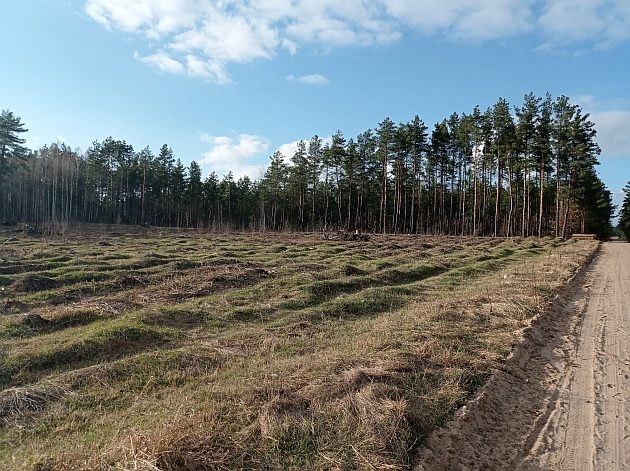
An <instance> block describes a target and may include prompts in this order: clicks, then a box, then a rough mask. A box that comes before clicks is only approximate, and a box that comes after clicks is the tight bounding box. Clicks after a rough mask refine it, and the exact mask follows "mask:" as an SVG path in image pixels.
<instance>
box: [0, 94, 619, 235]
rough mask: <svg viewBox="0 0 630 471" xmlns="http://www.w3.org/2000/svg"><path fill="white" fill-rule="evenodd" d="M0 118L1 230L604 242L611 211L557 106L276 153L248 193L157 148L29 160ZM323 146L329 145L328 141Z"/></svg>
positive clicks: (12, 125) (102, 148)
mask: <svg viewBox="0 0 630 471" xmlns="http://www.w3.org/2000/svg"><path fill="white" fill-rule="evenodd" d="M26 131H27V130H26V128H25V125H24V124H23V123H22V122H21V119H20V118H19V117H17V116H15V115H14V114H13V113H12V112H11V111H3V112H2V115H1V117H0V151H1V154H0V179H1V180H0V183H1V184H2V191H1V192H0V207H1V208H2V210H1V211H2V213H1V217H2V218H3V220H5V221H28V222H34V223H40V222H48V221H53V222H56V221H59V222H70V221H77V222H89V223H123V224H148V225H156V226H178V227H203V228H210V229H216V230H271V231H281V230H297V231H330V230H346V231H355V230H359V231H363V232H367V231H374V232H379V233H412V234H451V235H480V236H530V235H535V236H544V235H554V236H557V237H567V236H569V235H570V234H571V233H574V232H595V233H598V234H599V235H600V236H604V235H607V233H608V231H609V229H610V218H611V216H612V212H613V210H614V207H613V205H612V198H611V194H610V192H609V191H608V190H607V189H606V187H605V186H604V184H603V183H602V181H601V180H600V179H599V177H598V176H597V173H596V171H595V168H596V165H597V164H598V160H597V157H598V155H599V154H600V148H599V146H598V145H597V142H596V130H595V127H594V123H593V122H591V121H590V120H589V115H588V114H585V113H583V111H582V110H581V108H580V107H579V106H578V105H575V104H572V103H571V102H570V99H569V98H568V97H566V96H560V97H557V98H555V99H554V98H553V97H552V96H551V95H549V94H547V95H546V96H545V97H538V96H535V95H534V94H533V93H529V94H527V95H525V97H524V100H523V103H522V104H521V105H520V106H515V107H512V106H511V105H510V104H509V103H508V102H507V101H506V100H505V99H502V98H500V99H499V100H498V101H497V102H496V103H495V104H494V105H493V106H491V107H489V108H488V109H486V110H485V111H481V109H480V107H479V106H477V107H475V108H474V109H473V110H472V112H471V113H470V114H467V113H462V114H458V113H453V114H451V115H450V116H449V117H448V118H447V119H444V120H443V121H441V122H439V123H437V124H435V125H434V127H433V129H431V130H429V128H428V127H427V125H426V124H425V123H424V122H423V120H422V119H421V118H420V117H419V116H415V117H414V118H413V119H412V120H410V121H409V122H406V123H399V124H396V123H394V122H393V121H392V120H391V119H389V118H386V119H384V120H383V121H382V122H381V123H379V124H378V126H376V127H375V128H374V129H368V130H366V131H365V132H362V133H360V134H359V135H357V136H356V137H353V138H347V137H346V136H344V134H343V132H342V131H337V132H336V133H335V134H334V135H333V136H332V138H331V139H330V140H329V142H324V140H322V139H321V138H320V137H318V136H314V137H312V138H311V139H310V140H308V141H300V142H299V143H298V145H297V150H296V151H295V153H294V154H293V155H289V156H285V155H282V154H281V153H280V152H275V153H274V154H273V155H272V156H271V157H270V162H269V165H268V167H267V169H266V171H265V173H264V175H263V176H262V178H260V179H259V180H256V181H255V180H252V179H250V178H249V177H247V176H245V177H242V178H239V179H238V180H236V179H235V178H234V176H233V174H232V172H228V173H227V174H226V175H224V176H222V177H219V176H218V175H217V174H216V173H214V172H213V173H211V174H210V175H209V176H207V177H206V178H202V171H201V168H200V166H199V165H198V164H197V163H196V162H194V161H193V162H191V163H190V164H189V165H188V166H184V165H183V164H182V162H181V160H180V159H177V158H176V157H175V155H174V152H173V150H172V149H171V148H170V147H169V146H168V145H166V144H164V145H163V146H162V147H161V148H160V149H159V151H158V152H157V154H155V153H154V152H153V151H152V150H151V149H149V148H148V147H145V148H143V149H140V150H134V148H133V147H132V146H131V145H129V144H127V143H126V142H125V141H124V140H117V139H114V138H112V137H108V138H107V139H105V140H103V141H101V142H98V141H95V142H94V143H93V144H92V146H91V147H90V148H89V149H88V150H87V151H86V152H84V153H79V152H77V151H74V150H72V149H71V148H70V147H68V146H66V145H65V144H62V143H54V144H51V145H47V146H44V147H42V148H41V149H39V150H35V151H32V150H28V149H26V148H25V147H24V146H23V144H24V142H25V141H24V139H23V138H21V137H20V136H21V135H22V133H24V132H26ZM327 141H328V140H327Z"/></svg>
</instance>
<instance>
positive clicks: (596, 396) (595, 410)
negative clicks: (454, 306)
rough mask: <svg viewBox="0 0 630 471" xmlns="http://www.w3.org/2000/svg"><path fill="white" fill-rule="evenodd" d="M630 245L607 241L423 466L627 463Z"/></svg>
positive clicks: (422, 454)
mask: <svg viewBox="0 0 630 471" xmlns="http://www.w3.org/2000/svg"><path fill="white" fill-rule="evenodd" d="M629 306H630V245H629V244H624V243H607V244H604V245H603V246H602V250H601V254H599V255H598V256H597V258H595V259H594V260H593V262H592V263H591V264H590V265H589V267H588V270H585V271H584V272H582V273H581V274H580V275H579V276H577V277H576V278H575V279H574V280H572V281H571V283H570V284H569V285H568V286H567V288H566V289H564V290H563V291H562V293H561V295H560V296H559V297H558V298H557V299H556V300H555V301H554V302H553V304H552V306H551V308H550V309H549V310H547V311H545V312H543V313H542V314H541V316H539V317H538V318H537V319H536V320H535V321H534V322H533V323H532V326H531V328H530V329H528V332H527V333H526V341H525V342H524V343H523V344H522V345H521V346H519V348H518V349H516V350H515V352H514V355H513V356H512V357H511V358H510V359H509V360H508V361H507V362H506V365H505V368H503V369H502V370H501V371H499V372H497V374H495V375H494V376H493V378H492V379H491V380H490V381H489V383H488V384H487V385H486V386H485V387H484V388H483V391H482V393H481V394H480V395H479V396H478V397H477V398H475V400H473V401H471V402H470V403H469V404H468V406H467V407H466V408H464V409H462V410H461V411H460V412H459V417H458V419H457V420H455V421H453V422H451V423H450V424H449V426H448V427H446V428H444V429H442V430H439V431H436V432H434V433H433V434H432V436H431V437H430V439H429V440H428V441H427V443H426V446H423V447H421V449H420V451H419V454H418V464H417V467H416V469H417V470H436V469H450V470H464V469H493V470H502V469H504V470H518V469H521V470H532V471H534V470H538V471H543V470H562V471H582V470H585V471H587V470H602V471H604V470H628V469H630V405H629V403H628V398H629V397H630V350H629V349H628V346H629V345H630V344H629V339H630V316H629V314H630V311H629Z"/></svg>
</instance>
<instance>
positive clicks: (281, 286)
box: [0, 227, 597, 470]
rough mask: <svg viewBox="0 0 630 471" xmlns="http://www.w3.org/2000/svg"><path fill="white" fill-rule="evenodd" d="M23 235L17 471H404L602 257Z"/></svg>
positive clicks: (10, 409)
mask: <svg viewBox="0 0 630 471" xmlns="http://www.w3.org/2000/svg"><path fill="white" fill-rule="evenodd" d="M11 235H12V234H10V233H6V234H0V236H1V237H2V239H0V243H1V244H2V246H0V286H1V287H2V291H1V293H2V294H1V296H2V298H1V299H0V389H1V390H2V391H1V392H0V468H2V469H32V468H33V467H36V466H37V467H39V469H108V468H112V469H147V470H155V469H160V470H172V469H252V468H254V469H321V470H325V469H379V470H386V469H387V470H392V469H407V468H408V467H409V466H410V465H411V464H412V461H413V457H414V451H415V450H416V448H417V447H418V446H419V445H420V444H421V443H422V442H423V440H424V439H425V438H426V437H427V436H428V434H429V433H430V432H431V431H432V430H433V429H435V427H436V426H439V425H441V424H443V423H444V422H445V421H446V420H448V419H449V418H450V417H451V416H452V413H453V412H454V411H455V410H456V409H457V408H458V407H459V406H461V405H462V404H464V403H465V401H466V400H467V399H469V398H470V397H471V396H472V395H473V394H474V393H475V391H477V390H478V388H479V387H480V386H481V385H482V384H484V382H485V381H486V379H487V378H488V377H489V375H490V374H491V373H492V372H493V371H494V370H495V369H496V368H497V367H499V366H500V365H501V364H502V362H503V360H504V359H505V358H506V357H507V355H508V354H509V352H510V351H511V349H512V347H513V345H514V344H515V343H516V342H518V341H519V339H520V337H521V330H522V328H523V327H525V326H527V325H528V322H529V320H530V319H531V318H532V317H533V316H535V315H536V314H537V313H539V312H540V311H541V310H542V309H544V308H545V306H546V305H547V302H548V301H549V300H550V299H551V298H552V297H553V295H554V294H555V293H556V292H557V291H558V290H559V289H560V288H561V287H562V286H563V284H564V283H565V282H566V280H567V279H569V278H570V276H571V275H572V274H573V273H575V271H576V270H577V269H578V268H579V267H580V266H581V265H582V264H583V263H584V262H585V260H587V259H588V257H589V256H590V255H591V254H592V253H593V251H594V250H595V248H596V247H597V243H595V242H589V241H582V242H571V241H570V242H561V241H556V240H553V239H513V240H506V239H480V238H447V237H410V236H384V237H380V236H374V237H372V238H371V239H370V241H369V242H345V241H331V240H324V238H323V237H322V236H321V235H319V234H305V235H298V234H267V235H261V234H207V233H202V232H197V231H178V230H164V231H160V230H157V229H155V230H153V229H151V230H149V229H142V230H141V229H132V228H105V227H101V228H90V229H87V230H83V231H81V232H79V231H76V232H74V233H72V234H68V235H66V236H64V237H62V238H54V239H40V238H29V237H26V236H18V237H15V238H11V237H10V236H11Z"/></svg>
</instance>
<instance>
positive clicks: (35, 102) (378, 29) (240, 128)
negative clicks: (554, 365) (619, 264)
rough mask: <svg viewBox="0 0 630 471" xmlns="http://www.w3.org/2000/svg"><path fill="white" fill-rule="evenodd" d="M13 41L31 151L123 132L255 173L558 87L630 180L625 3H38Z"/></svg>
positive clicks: (25, 13)
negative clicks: (306, 144) (342, 142)
mask: <svg viewBox="0 0 630 471" xmlns="http://www.w3.org/2000/svg"><path fill="white" fill-rule="evenodd" d="M0 44H1V46H0V50H1V57H2V66H3V67H2V69H3V73H2V74H0V108H2V109H10V110H12V111H13V112H15V113H16V114H18V115H19V116H21V117H22V120H23V121H24V122H25V123H26V125H27V127H28V128H29V130H30V131H29V133H28V135H27V136H26V137H27V138H28V144H29V146H30V147H33V148H37V147H39V146H41V145H43V144H46V143H51V142H55V141H57V140H62V141H64V142H66V143H67V144H69V145H71V146H72V147H79V148H81V149H82V150H85V149H87V148H88V147H89V145H90V144H91V142H92V141H93V140H95V139H96V140H103V139H104V138H106V137H107V136H110V135H111V136H113V137H114V138H117V139H125V140H127V142H129V143H131V144H133V146H134V147H135V148H136V149H140V148H143V147H145V146H147V145H148V146H150V147H151V148H152V149H153V150H154V151H157V150H158V148H159V146H161V145H162V144H163V143H168V144H169V145H170V146H171V147H172V148H173V150H174V152H175V154H176V156H177V157H180V158H181V159H182V161H183V162H185V163H188V162H190V161H191V160H196V161H198V162H200V163H201V164H202V166H203V169H204V172H205V173H206V174H207V173H209V172H210V171H212V170H215V171H217V172H218V173H219V174H223V173H226V172H227V170H228V169H233V170H234V171H235V173H236V175H237V176H238V175H243V174H249V175H250V176H252V177H257V176H258V175H259V174H260V172H261V168H262V167H263V166H264V165H265V163H266V162H267V161H268V157H269V155H271V154H272V153H273V152H274V151H275V150H276V149H278V148H280V149H281V150H283V151H284V152H285V153H287V154H290V153H291V152H292V149H293V147H292V146H294V143H295V142H296V141H297V140H299V139H308V138H310V137H311V136H312V135H313V134H318V135H320V136H323V137H325V136H330V135H331V134H332V133H334V132H335V131H336V130H337V129H341V130H342V131H344V133H345V135H346V137H353V136H355V135H356V134H358V133H359V132H362V131H364V130H366V129H367V128H373V127H375V126H376V125H377V124H378V123H379V122H380V121H382V120H383V118H385V117H387V116H389V117H390V118H392V119H393V120H394V121H397V122H399V121H408V120H409V119H411V118H412V117H413V116H414V115H416V114H418V115H419V116H420V117H421V118H423V119H424V121H425V122H426V123H427V124H429V125H430V126H432V125H433V123H435V122H436V121H440V120H442V119H443V118H445V117H447V116H448V115H449V114H450V113H452V112H453V111H457V112H470V111H471V110H472V108H473V107H474V106H475V105H476V104H479V105H480V106H481V107H482V109H485V108H486V107H488V106H491V105H492V104H493V103H495V102H496V100H497V98H498V97H500V96H502V97H505V98H507V99H508V100H509V101H510V102H511V103H512V104H513V105H519V104H520V102H521V100H522V97H523V95H524V94H525V93H527V92H529V91H533V92H534V93H536V94H538V95H544V93H545V92H546V91H549V92H551V93H552V94H553V95H554V96H557V95H561V94H566V95H568V96H570V97H571V98H572V99H573V101H574V102H577V103H579V104H580V105H581V106H582V107H583V108H584V110H585V111H587V112H590V113H591V116H592V119H593V121H595V123H596V125H597V129H598V132H599V139H598V140H599V143H600V146H601V147H602V151H603V152H602V156H601V158H600V160H601V162H602V165H601V166H600V167H599V171H600V174H601V176H602V178H603V179H604V181H605V182H606V184H607V185H608V186H609V188H610V189H611V190H612V191H613V192H614V193H615V194H616V195H617V196H618V195H619V192H620V190H621V188H622V187H623V186H624V185H625V183H626V182H627V181H628V180H630V86H629V85H628V83H629V82H628V80H629V77H630V60H629V59H630V54H629V53H630V2H629V1H627V0H577V1H576V0H441V1H439V2H436V1H433V0H370V1H368V0H344V1H340V0H309V1H306V0H256V1H254V0H223V1H210V0H134V1H127V0H86V1H78V0H72V1H67V0H28V1H19V2H5V4H4V5H3V7H2V15H1V16H0Z"/></svg>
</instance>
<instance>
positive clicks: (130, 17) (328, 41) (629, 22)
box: [85, 0, 630, 83]
mask: <svg viewBox="0 0 630 471" xmlns="http://www.w3.org/2000/svg"><path fill="white" fill-rule="evenodd" d="M85 10H86V12H87V14H88V15H89V16H90V17H91V18H93V19H94V20H95V21H97V22H98V23H100V24H102V25H103V26H105V27H106V28H108V29H110V30H118V31H122V32H125V33H130V34H137V35H140V36H143V37H145V38H146V39H147V42H146V48H147V50H148V52H146V53H144V54H143V55H139V57H138V58H139V59H140V60H142V61H143V62H144V63H147V64H150V65H152V66H155V67H157V68H158V69H160V70H163V71H166V72H169V73H174V74H186V75H190V76H196V77H202V78H205V79H208V80H211V81H214V82H217V83H229V82H230V79H229V74H228V68H229V67H228V66H229V65H230V64H232V63H247V62H251V61H255V60H261V59H272V58H274V57H275V56H276V55H278V54H280V53H282V52H285V53H288V54H297V53H298V52H299V51H300V50H301V49H303V48H305V47H309V46H312V47H317V48H319V49H323V50H327V49H332V48H339V47H348V46H355V47H369V46H373V45H377V44H380V45H383V44H391V43H395V42H397V41H399V40H400V39H401V38H402V37H403V36H404V35H405V34H409V33H411V34H418V33H419V34H424V35H435V36H438V37H441V38H445V39H450V40H455V41H464V42H471V41H473V42H482V41H492V40H502V39H505V38H509V37H513V36H517V35H523V34H535V35H536V36H537V37H538V38H539V39H540V43H541V47H540V49H554V48H558V47H568V46H569V45H573V44H576V45H577V46H578V48H579V49H580V50H584V48H585V46H586V47H587V48H588V46H589V45H590V46H591V47H596V48H605V47H611V46H614V45H616V44H619V43H622V42H624V41H627V40H630V2H629V1H627V0H580V1H578V2H576V1H575V0H483V1H479V0H441V1H440V2H436V1H434V0H345V1H339V0H229V1H223V2H215V1H210V0H169V1H165V0H134V1H133V2H130V1H127V0H86V6H85ZM177 64H180V65H179V66H178V65H177Z"/></svg>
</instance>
